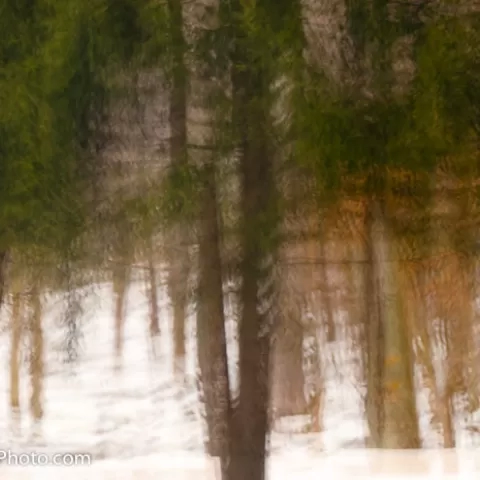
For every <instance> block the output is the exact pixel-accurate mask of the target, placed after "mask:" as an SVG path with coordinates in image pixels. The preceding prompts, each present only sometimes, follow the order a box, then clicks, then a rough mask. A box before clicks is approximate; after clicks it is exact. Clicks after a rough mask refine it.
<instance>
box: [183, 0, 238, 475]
mask: <svg viewBox="0 0 480 480" xmlns="http://www.w3.org/2000/svg"><path fill="white" fill-rule="evenodd" d="M218 6H219V5H218V1H217V0H210V1H203V2H197V3H196V4H195V5H192V6H191V8H190V9H189V13H190V15H191V17H192V18H189V19H188V22H189V24H193V25H194V26H195V29H196V30H195V33H197V34H198V36H200V37H203V36H204V35H205V34H208V33H209V32H211V30H212V29H213V28H216V25H217V24H218ZM195 36H196V35H195ZM191 40H192V44H195V43H196V42H198V41H201V38H200V39H199V38H192V39H191ZM190 79H191V83H190V84H191V89H190V92H191V97H190V109H189V112H190V114H191V116H190V117H189V121H190V122H191V123H189V142H190V143H191V144H192V145H195V147H196V148H195V149H193V150H192V152H191V153H190V156H189V157H190V158H191V159H192V161H193V162H194V163H195V165H196V166H197V167H198V168H199V170H201V172H202V180H203V185H202V187H203V188H202V191H201V197H200V203H199V207H200V214H199V220H198V230H197V232H198V234H197V240H198V246H199V251H198V284H197V319H196V320H197V323H196V327H197V355H198V365H199V369H200V379H201V386H202V390H203V396H204V401H205V412H206V423H207V433H208V442H207V452H208V453H209V454H210V455H211V456H214V457H218V458H219V459H220V470H221V475H222V478H227V475H228V462H229V456H230V450H231V444H230V439H231V436H230V421H231V401H230V383H229V373H228V358H227V340H226V331H225V313H224V296H223V268H222V267H223V265H222V258H221V223H220V211H219V206H218V200H217V178H216V177H217V164H216V160H217V155H216V152H215V151H214V150H213V149H214V146H215V140H216V139H215V133H216V132H215V121H216V118H217V117H216V115H217V113H218V112H217V111H216V109H215V106H214V105H212V103H211V95H212V93H214V90H215V88H216V87H215V82H216V80H219V79H218V78H217V77H215V72H214V71H212V69H211V66H210V65H209V64H208V62H205V61H204V60H203V59H201V58H195V59H194V65H192V71H191V76H190Z"/></svg>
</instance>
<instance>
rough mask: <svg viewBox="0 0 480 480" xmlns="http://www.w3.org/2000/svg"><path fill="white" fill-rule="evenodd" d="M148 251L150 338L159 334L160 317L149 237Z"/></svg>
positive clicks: (155, 272) (150, 239) (155, 275)
mask: <svg viewBox="0 0 480 480" xmlns="http://www.w3.org/2000/svg"><path fill="white" fill-rule="evenodd" d="M148 241H149V245H148V253H147V262H148V263H147V292H148V305H149V317H150V322H149V325H148V329H149V332H150V336H151V337H152V339H154V338H155V337H157V336H158V335H160V319H159V311H158V292H157V288H158V287H157V271H156V268H155V262H154V258H153V244H152V243H153V242H152V238H151V237H150V238H149V240H148Z"/></svg>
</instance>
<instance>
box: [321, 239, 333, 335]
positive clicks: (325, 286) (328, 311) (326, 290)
mask: <svg viewBox="0 0 480 480" xmlns="http://www.w3.org/2000/svg"><path fill="white" fill-rule="evenodd" d="M323 237H324V235H322V238H320V257H321V262H320V282H321V291H320V295H321V307H322V317H323V319H324V322H323V324H324V327H325V330H326V334H327V342H333V341H335V336H336V335H335V317H334V315H333V306H332V292H331V291H330V282H329V278H328V277H329V275H328V270H329V268H328V264H327V260H328V258H327V257H328V256H327V248H326V242H327V240H326V239H325V238H323Z"/></svg>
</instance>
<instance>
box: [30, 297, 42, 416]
mask: <svg viewBox="0 0 480 480" xmlns="http://www.w3.org/2000/svg"><path fill="white" fill-rule="evenodd" d="M31 309H32V311H31V316H30V339H31V349H32V350H31V357H30V380H31V385H32V391H31V396H30V410H31V412H32V416H33V419H34V420H35V422H40V421H41V420H42V418H43V406H42V402H43V398H42V397H43V330H42V304H41V299H40V293H39V291H38V290H37V289H36V288H35V289H34V290H33V292H32V293H31Z"/></svg>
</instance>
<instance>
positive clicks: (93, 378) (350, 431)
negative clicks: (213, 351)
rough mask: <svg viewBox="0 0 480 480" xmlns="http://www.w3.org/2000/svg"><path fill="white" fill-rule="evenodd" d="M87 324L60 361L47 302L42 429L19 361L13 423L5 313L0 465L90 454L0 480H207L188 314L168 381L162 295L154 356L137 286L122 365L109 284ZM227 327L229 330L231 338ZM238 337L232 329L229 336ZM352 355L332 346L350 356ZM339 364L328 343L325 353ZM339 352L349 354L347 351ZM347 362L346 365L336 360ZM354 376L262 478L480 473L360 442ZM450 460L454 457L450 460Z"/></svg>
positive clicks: (0, 337)
mask: <svg viewBox="0 0 480 480" xmlns="http://www.w3.org/2000/svg"><path fill="white" fill-rule="evenodd" d="M87 293H88V295H87V299H86V303H85V307H84V310H85V313H84V315H83V317H82V334H83V339H82V342H81V352H80V357H79V360H78V362H77V363H75V364H70V365H67V364H65V362H64V352H63V351H62V349H61V343H62V335H64V333H63V332H62V331H61V328H60V327H59V320H61V317H62V312H63V306H62V305H63V304H62V302H61V299H60V298H58V297H54V296H52V297H51V298H48V300H47V302H46V307H45V318H44V331H45V335H46V347H45V352H46V372H47V374H46V381H45V418H44V421H43V425H42V429H41V431H39V430H38V428H37V427H36V426H35V425H33V424H32V422H31V420H30V415H29V413H28V396H29V391H30V386H29V381H28V373H27V368H26V365H23V366H22V371H21V402H22V403H21V412H20V413H21V414H20V418H19V426H18V428H16V427H15V424H14V423H13V422H12V419H11V418H10V409H9V406H8V398H9V397H8V395H9V391H8V388H9V377H8V375H9V372H8V362H9V350H10V336H9V331H8V328H7V326H8V325H7V324H8V314H9V312H8V308H7V309H5V311H4V312H3V314H2V317H1V324H0V331H1V333H0V361H1V362H2V363H1V364H2V365H3V368H0V400H1V401H0V429H1V431H2V434H3V435H2V438H3V443H0V459H1V458H2V452H3V454H4V453H5V452H6V451H7V450H8V451H9V452H12V453H14V454H16V455H20V454H21V453H25V454H26V453H28V452H35V453H39V452H41V453H44V454H45V455H49V456H50V458H51V457H52V456H53V455H55V454H58V453H62V454H63V453H67V452H70V453H72V454H74V453H88V454H89V455H91V459H92V462H91V465H83V466H82V465H76V466H68V467H67V466H55V465H43V466H15V465H7V464H5V462H4V463H2V465H1V467H0V473H1V478H2V480H3V479H6V480H9V479H12V480H20V479H24V480H40V479H42V480H43V479H50V478H62V479H66V480H68V479H71V480H80V479H88V480H91V479H96V478H98V479H112V480H113V479H118V480H123V479H125V480H126V479H142V480H147V479H150V478H152V479H153V478H162V479H169V478H172V479H175V480H190V479H205V480H214V479H215V478H216V474H215V468H216V467H215V462H214V461H213V460H212V459H209V458H207V457H206V456H205V455H204V453H203V441H202V435H203V426H202V422H201V417H200V411H199V406H198V397H197V392H196V388H195V380H194V358H195V352H194V340H193V335H192V334H191V333H192V328H193V318H190V319H189V322H190V324H189V327H188V329H187V330H188V331H189V332H190V335H189V346H188V351H189V356H188V358H187V368H188V377H189V381H187V382H186V384H185V385H182V386H179V385H178V384H177V383H176V382H175V381H174V378H173V365H172V361H171V358H172V355H171V353H172V345H171V342H170V338H171V336H170V331H171V322H170V319H171V315H170V311H169V306H168V302H167V298H166V295H165V292H163V291H162V290H161V291H159V302H160V309H161V312H162V314H163V322H162V329H163V335H162V338H161V339H160V342H159V345H158V347H159V350H160V355H159V356H158V357H157V358H153V353H152V345H151V342H150V340H149V337H148V320H147V317H148V306H147V303H146V297H145V295H144V291H143V288H142V286H141V285H139V284H136V283H135V284H133V285H132V286H131V288H130V290H129V298H128V304H127V321H126V325H125V345H124V355H123V362H122V368H121V369H119V370H116V369H115V363H114V361H113V317H112V308H113V300H112V295H111V287H110V286H109V285H99V286H97V287H96V288H95V289H92V291H90V292H87ZM231 330H232V329H229V331H231ZM231 334H232V335H233V332H231ZM347 350H348V349H339V350H338V351H342V352H346V351H347ZM325 355H326V357H327V358H326V363H328V362H330V363H331V368H332V369H335V368H336V366H335V357H336V355H338V354H337V353H336V351H335V347H334V346H332V347H331V351H327V352H325ZM342 355H345V353H342ZM343 360H344V359H342V361H343ZM353 383H354V382H352V379H351V378H350V379H349V378H347V377H346V376H342V375H338V372H337V374H336V375H335V376H334V377H333V376H332V378H331V379H330V380H329V381H328V383H327V394H326V400H325V401H326V404H325V409H326V410H325V412H326V417H325V432H324V433H323V434H320V435H315V434H287V433H276V434H274V435H273V436H272V439H271V449H270V450H271V458H270V461H269V477H268V478H269V479H270V480H286V479H294V478H295V479H296V478H301V479H305V480H308V479H313V478H315V479H318V478H338V479H353V478H355V479H367V478H368V479H371V478H376V479H378V480H382V479H392V478H395V479H398V480H400V479H402V478H408V479H410V480H412V479H416V478H418V479H425V478H431V479H432V480H433V479H436V480H442V479H448V478H464V479H470V478H474V477H475V478H480V477H478V473H480V460H476V459H475V456H474V454H473V453H472V451H469V450H459V451H455V452H453V451H451V452H448V451H437V450H423V451H417V452H406V451H405V452H403V451H399V452H381V451H374V450H368V451H367V450H365V449H362V448H357V449H345V448H344V447H345V446H348V445H350V446H352V445H356V446H360V447H361V446H362V444H363V438H364V437H365V426H364V424H363V422H362V421H361V420H360V419H361V418H362V417H361V403H360V398H361V397H360V393H359V392H358V391H356V390H355V388H354V387H353ZM455 457H458V458H457V462H456V464H455V461H454V460H455Z"/></svg>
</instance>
